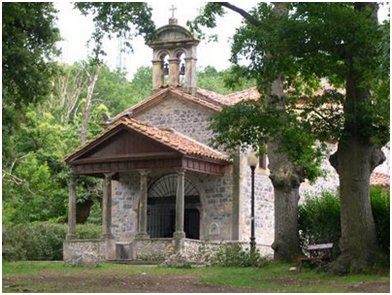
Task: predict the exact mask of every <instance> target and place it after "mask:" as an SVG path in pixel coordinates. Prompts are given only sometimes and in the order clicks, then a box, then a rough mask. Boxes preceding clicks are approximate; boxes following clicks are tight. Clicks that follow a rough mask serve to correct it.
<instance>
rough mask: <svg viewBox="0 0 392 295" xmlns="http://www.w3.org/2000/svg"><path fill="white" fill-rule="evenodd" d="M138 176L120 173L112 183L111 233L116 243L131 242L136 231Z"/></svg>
mask: <svg viewBox="0 0 392 295" xmlns="http://www.w3.org/2000/svg"><path fill="white" fill-rule="evenodd" d="M139 188H140V176H139V173H138V172H134V173H121V174H120V178H119V181H113V182H112V196H113V197H112V198H113V199H112V233H113V235H114V237H115V238H116V240H117V241H131V240H133V238H134V237H135V235H136V233H137V231H138V204H139Z"/></svg>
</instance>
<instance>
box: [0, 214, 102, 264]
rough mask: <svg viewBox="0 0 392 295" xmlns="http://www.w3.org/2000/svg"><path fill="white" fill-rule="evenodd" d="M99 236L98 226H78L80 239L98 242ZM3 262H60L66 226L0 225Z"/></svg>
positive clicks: (44, 223) (34, 224)
mask: <svg viewBox="0 0 392 295" xmlns="http://www.w3.org/2000/svg"><path fill="white" fill-rule="evenodd" d="M101 233H102V230H101V226H99V225H91V224H86V225H78V226H77V235H78V238H80V239H97V238H99V237H100V235H101ZM2 234H3V259H5V260H62V258H63V241H64V240H65V237H66V234H67V225H66V224H53V223H47V222H36V223H31V224H16V225H3V233H2Z"/></svg>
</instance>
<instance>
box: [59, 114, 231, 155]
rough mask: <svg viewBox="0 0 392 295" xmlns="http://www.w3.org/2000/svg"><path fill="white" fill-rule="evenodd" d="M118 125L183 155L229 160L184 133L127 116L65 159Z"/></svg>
mask: <svg viewBox="0 0 392 295" xmlns="http://www.w3.org/2000/svg"><path fill="white" fill-rule="evenodd" d="M119 125H123V126H125V127H127V128H129V129H132V130H134V131H136V132H138V133H141V134H143V135H145V136H148V137H149V138H151V139H153V140H156V141H157V142H160V143H161V144H163V145H165V146H168V147H170V148H172V149H174V150H176V151H178V152H180V153H181V154H183V155H188V156H195V157H204V158H210V159H213V160H219V161H225V162H228V161H229V157H228V156H227V155H225V154H223V153H221V152H219V151H216V150H214V149H212V148H210V147H209V146H207V145H205V144H202V143H200V142H197V141H195V140H193V139H191V138H189V137H187V136H185V135H182V134H180V133H178V132H176V131H173V130H169V129H162V128H157V127H153V126H150V125H147V124H145V123H142V122H140V121H137V120H135V119H129V118H121V119H119V120H117V122H115V123H114V124H112V125H110V127H108V128H107V129H105V131H104V132H103V133H101V134H100V135H99V136H97V137H96V138H95V139H93V140H91V141H89V142H88V143H86V144H84V145H83V146H81V147H79V148H78V149H77V150H76V151H74V152H73V153H72V154H71V155H69V156H68V157H67V158H66V159H65V160H66V161H67V160H69V159H70V158H71V157H73V156H74V155H76V154H77V153H79V152H80V151H81V150H83V149H85V148H87V147H88V146H90V145H93V144H94V143H95V142H96V141H98V140H99V139H100V138H101V137H103V136H104V135H105V134H107V133H108V132H110V131H111V130H113V129H114V128H116V127H117V126H119Z"/></svg>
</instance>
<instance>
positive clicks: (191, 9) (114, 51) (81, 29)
mask: <svg viewBox="0 0 392 295" xmlns="http://www.w3.org/2000/svg"><path fill="white" fill-rule="evenodd" d="M148 3H149V4H150V5H151V6H152V8H153V12H152V14H153V15H152V19H153V21H154V22H155V25H156V26H157V27H161V26H164V25H167V24H168V22H169V18H170V17H171V15H172V12H171V11H170V10H169V9H170V7H171V6H172V5H174V7H176V8H177V9H176V10H175V12H174V16H175V18H177V19H178V24H179V25H181V26H184V27H186V21H187V20H192V19H194V18H195V17H196V16H197V15H198V9H199V8H200V7H202V6H203V4H204V3H205V2H202V1H152V2H148ZM232 3H233V4H234V3H236V2H232ZM256 3H257V1H241V3H238V5H241V7H243V8H245V9H249V8H251V7H253V6H254V5H255V4H256ZM55 7H56V8H57V9H58V10H59V14H58V21H57V25H58V27H59V28H60V33H61V36H62V38H63V39H64V40H63V41H61V42H60V43H59V47H60V48H61V49H62V55H61V58H60V60H61V61H62V62H64V63H73V62H75V61H78V60H83V59H85V58H86V57H87V55H88V52H89V51H88V49H87V47H86V43H87V41H88V40H89V38H90V37H91V33H92V31H93V29H94V24H93V22H92V18H91V17H85V16H82V15H81V14H80V12H79V11H77V10H73V6H72V4H71V3H68V2H56V3H55ZM241 21H242V17H241V16H239V15H237V14H236V13H234V12H231V11H228V12H227V13H226V15H225V16H224V17H223V18H220V19H219V20H218V22H217V28H218V29H214V30H208V31H206V32H207V33H209V34H218V35H219V36H218V42H210V43H207V41H201V42H200V43H199V46H198V48H197V56H198V60H197V66H198V67H205V66H207V65H211V66H214V67H215V68H216V69H218V70H223V69H226V68H228V67H229V66H230V62H229V61H228V60H229V58H230V41H229V38H230V37H231V36H232V35H233V34H234V31H235V28H236V27H238V26H239V25H240V24H241ZM131 44H132V46H133V50H134V52H133V53H130V54H128V55H127V56H126V71H127V73H128V75H127V77H128V78H129V79H131V77H132V76H133V74H134V72H135V71H136V69H137V68H138V67H140V66H142V65H145V66H151V60H152V49H151V48H149V47H148V46H147V45H145V44H144V40H143V38H142V37H137V38H135V39H133V40H132V41H131ZM104 50H105V51H106V52H107V56H106V57H105V58H104V61H105V63H106V64H108V65H109V66H110V67H111V68H115V67H116V64H117V56H118V52H119V50H118V41H117V40H116V39H112V40H106V41H105V42H104Z"/></svg>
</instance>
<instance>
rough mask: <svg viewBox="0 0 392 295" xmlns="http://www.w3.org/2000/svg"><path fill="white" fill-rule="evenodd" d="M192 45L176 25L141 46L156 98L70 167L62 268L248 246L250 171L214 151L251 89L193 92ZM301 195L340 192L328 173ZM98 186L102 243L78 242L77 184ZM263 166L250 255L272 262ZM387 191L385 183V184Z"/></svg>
mask: <svg viewBox="0 0 392 295" xmlns="http://www.w3.org/2000/svg"><path fill="white" fill-rule="evenodd" d="M198 44H199V40H197V39H196V38H195V37H194V36H193V35H192V34H191V33H190V32H189V31H188V30H187V29H185V28H184V27H182V26H180V25H178V23H177V19H175V18H174V17H172V18H170V19H169V24H168V25H165V26H163V27H161V28H159V29H158V30H157V34H156V38H155V39H154V40H153V41H151V42H148V43H147V44H146V45H147V46H149V47H150V48H151V49H152V55H153V59H152V69H153V70H152V72H153V84H152V85H153V89H152V95H151V96H150V97H147V98H145V99H143V100H142V101H140V102H139V103H138V104H136V105H133V106H131V107H130V108H128V109H126V110H124V111H123V112H121V113H120V114H118V115H116V116H114V117H113V118H112V119H111V120H110V122H107V124H106V126H105V127H104V130H103V131H102V133H101V134H100V135H99V136H98V137H96V138H95V139H93V140H92V141H89V142H87V143H86V144H85V145H83V146H81V147H79V148H78V149H77V150H76V151H74V152H73V153H72V154H71V155H69V156H68V157H67V158H66V163H67V164H68V165H70V166H71V168H72V175H71V178H70V192H69V213H68V226H69V231H68V235H67V239H66V241H65V242H64V260H65V261H66V262H72V261H74V260H89V259H93V260H98V261H102V260H118V259H126V260H164V259H165V258H167V257H169V256H170V255H172V254H176V253H179V252H181V253H184V255H186V256H187V257H189V259H190V260H191V261H192V260H197V259H198V255H199V253H200V251H201V248H202V247H204V248H205V247H207V246H208V247H214V245H219V244H221V243H238V244H240V245H243V246H244V247H246V246H248V245H249V239H250V234H251V233H250V227H251V226H250V225H251V218H250V216H251V200H250V194H251V169H250V167H249V165H248V164H247V153H245V152H241V151H240V150H238V152H237V153H236V154H235V155H228V154H227V153H225V151H224V150H219V149H214V148H213V147H212V146H211V145H210V139H211V138H212V137H213V133H212V131H211V130H210V128H209V123H210V118H211V116H212V115H213V114H214V113H216V112H219V111H220V110H221V109H222V107H224V106H226V105H233V104H236V103H238V102H239V101H242V100H255V99H257V98H258V96H259V93H258V92H257V90H256V88H250V89H246V90H244V91H239V92H235V93H232V94H229V95H221V94H218V93H215V92H212V91H208V90H205V89H201V88H198V87H197V76H196V65H197V47H198ZM327 170H328V171H327V177H326V178H324V179H320V180H319V181H318V182H317V183H316V184H314V185H312V186H311V185H309V184H304V185H302V186H301V194H304V193H305V192H307V191H308V192H320V191H321V190H336V188H337V185H338V177H337V175H336V173H334V171H333V169H332V168H331V167H329V168H327ZM81 175H88V176H93V177H98V178H102V179H103V184H104V185H103V202H102V222H103V224H102V229H103V233H102V238H101V239H99V240H78V239H76V217H75V215H76V194H77V193H76V192H77V179H78V177H79V176H81ZM268 175H269V172H268V159H267V157H260V159H259V163H258V165H257V167H256V171H255V178H254V179H255V182H254V185H255V186H254V188H255V189H254V198H255V206H254V210H255V214H254V215H255V218H254V223H255V237H256V241H255V242H256V247H257V248H258V249H259V250H260V252H261V253H262V254H264V255H271V254H272V249H271V244H272V242H273V239H274V201H273V187H272V184H271V181H270V179H269V176H268ZM388 181H389V180H388Z"/></svg>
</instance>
